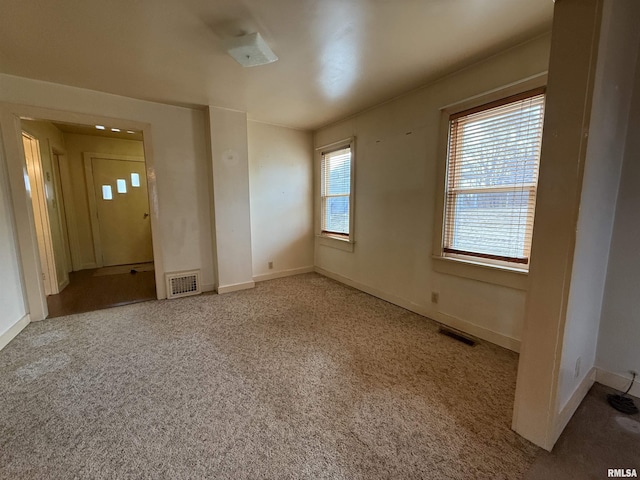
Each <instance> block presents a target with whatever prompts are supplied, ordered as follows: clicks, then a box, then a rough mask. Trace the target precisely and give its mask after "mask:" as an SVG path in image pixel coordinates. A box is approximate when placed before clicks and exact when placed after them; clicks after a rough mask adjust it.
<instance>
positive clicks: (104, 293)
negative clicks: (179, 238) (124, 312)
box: [47, 269, 156, 318]
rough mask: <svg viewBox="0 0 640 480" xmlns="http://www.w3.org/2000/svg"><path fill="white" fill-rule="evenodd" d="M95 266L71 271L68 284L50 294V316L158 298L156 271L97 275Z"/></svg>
mask: <svg viewBox="0 0 640 480" xmlns="http://www.w3.org/2000/svg"><path fill="white" fill-rule="evenodd" d="M96 271H97V270H96V269H91V270H81V271H79V272H72V273H70V274H69V285H68V286H67V287H66V288H65V289H64V290H63V291H62V292H61V293H59V294H58V295H49V296H48V297H47V305H48V307H49V316H48V318H53V317H61V316H64V315H71V314H73V313H83V312H91V311H93V310H101V309H103V308H110V307H115V306H118V305H126V304H128V303H136V302H144V301H147V300H155V299H156V283H155V272H153V271H147V272H137V273H123V274H118V275H95V273H96Z"/></svg>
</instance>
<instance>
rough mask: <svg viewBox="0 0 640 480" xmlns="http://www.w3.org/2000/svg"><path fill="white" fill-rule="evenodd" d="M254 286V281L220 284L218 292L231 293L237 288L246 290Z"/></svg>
mask: <svg viewBox="0 0 640 480" xmlns="http://www.w3.org/2000/svg"><path fill="white" fill-rule="evenodd" d="M255 286H256V283H255V282H254V281H251V282H243V283H233V284H231V285H220V286H219V287H218V294H223V293H231V292H236V291H238V290H247V289H248V288H253V287H255Z"/></svg>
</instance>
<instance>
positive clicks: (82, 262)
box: [64, 133, 144, 270]
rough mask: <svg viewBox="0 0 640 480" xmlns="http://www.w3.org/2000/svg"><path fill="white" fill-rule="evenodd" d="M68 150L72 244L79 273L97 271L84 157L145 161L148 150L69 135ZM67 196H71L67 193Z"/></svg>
mask: <svg viewBox="0 0 640 480" xmlns="http://www.w3.org/2000/svg"><path fill="white" fill-rule="evenodd" d="M64 140H65V144H66V148H67V159H66V161H67V166H68V169H69V174H70V175H69V176H70V180H71V188H72V191H71V192H68V193H70V195H68V197H69V198H67V199H66V201H67V203H72V204H73V205H67V206H68V207H71V208H72V209H73V210H72V211H73V216H74V217H75V225H73V224H72V225H71V228H70V230H71V232H70V237H71V238H70V241H71V242H72V244H73V245H74V247H75V248H74V249H73V251H72V255H73V257H74V264H75V270H81V269H85V268H96V265H97V263H96V262H97V260H96V256H95V251H94V248H93V235H92V231H91V219H90V214H89V203H88V197H87V185H86V176H85V171H84V157H83V153H85V152H93V153H103V154H112V155H129V156H138V157H144V146H143V144H142V141H140V140H126V139H121V138H108V137H100V136H97V135H78V134H74V133H65V134H64ZM65 193H67V192H65Z"/></svg>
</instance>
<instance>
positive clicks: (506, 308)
mask: <svg viewBox="0 0 640 480" xmlns="http://www.w3.org/2000/svg"><path fill="white" fill-rule="evenodd" d="M549 45H550V37H549V36H543V37H540V38H538V39H536V40H534V41H531V42H529V43H526V44H524V45H521V46H519V47H516V48H513V49H510V50H508V51H505V52H503V53H501V54H499V55H496V56H494V57H491V58H489V59H487V60H485V61H483V62H481V63H478V64H476V65H473V66H471V67H469V68H467V69H465V70H462V71H460V72H457V73H455V74H453V75H450V76H447V77H446V78H444V79H442V80H440V81H437V82H435V83H433V84H430V85H428V86H426V87H424V88H422V89H420V90H417V91H414V92H412V93H409V94H407V95H405V96H402V97H400V98H398V99H395V100H393V101H391V102H388V103H385V104H383V105H380V106H378V107H375V108H373V109H371V110H368V111H365V112H363V113H361V114H359V115H356V116H354V117H352V118H349V119H347V120H345V121H342V122H339V123H337V124H334V125H330V126H328V127H325V128H322V129H320V130H319V131H318V132H316V134H315V140H314V141H315V146H316V147H319V146H323V145H326V144H329V143H332V142H335V141H339V140H342V139H344V138H348V137H350V136H356V152H357V153H356V159H355V162H356V163H355V175H356V179H355V195H356V197H355V242H356V243H355V247H354V251H353V252H348V251H344V250H339V249H336V248H332V247H330V246H325V245H320V244H319V242H318V241H316V247H315V263H316V266H318V267H319V268H320V269H321V270H320V271H324V272H325V273H328V274H330V275H332V276H334V277H335V278H339V279H341V280H343V281H346V282H347V283H351V284H352V285H354V286H357V287H359V288H363V289H364V290H366V291H368V292H370V293H373V294H375V295H378V296H381V297H383V298H385V299H387V300H389V301H392V302H394V303H397V304H400V305H402V306H404V307H406V308H410V309H412V310H414V311H417V312H420V313H423V314H425V315H427V316H430V317H432V318H435V319H436V320H439V321H442V322H443V323H449V324H452V325H455V326H456V327H457V328H461V329H463V330H466V331H468V332H470V333H473V334H475V335H478V336H481V337H483V338H488V339H491V341H494V342H496V343H500V344H502V345H505V346H508V347H510V348H515V349H517V345H518V340H519V339H520V337H521V330H522V322H523V315H524V304H525V297H526V292H525V291H524V290H517V289H513V288H508V287H504V286H499V285H494V284H489V283H482V282H479V281H476V280H471V279H467V278H461V277H457V276H451V275H445V274H441V273H438V272H436V271H434V269H433V266H432V259H431V253H432V244H433V229H434V215H435V191H436V163H437V161H438V156H437V155H438V140H439V127H440V109H441V108H442V107H444V106H447V105H448V104H451V103H456V102H459V101H462V100H465V99H468V98H470V97H473V96H476V95H480V94H482V93H486V92H488V91H490V90H493V89H496V88H499V87H502V86H506V85H508V84H510V83H514V82H517V81H520V80H522V79H524V78H527V77H530V76H533V75H536V74H540V73H542V72H545V71H546V70H547V65H548V60H549ZM432 291H438V292H439V297H440V301H439V303H438V304H437V305H434V304H432V303H431V301H430V299H431V292H432Z"/></svg>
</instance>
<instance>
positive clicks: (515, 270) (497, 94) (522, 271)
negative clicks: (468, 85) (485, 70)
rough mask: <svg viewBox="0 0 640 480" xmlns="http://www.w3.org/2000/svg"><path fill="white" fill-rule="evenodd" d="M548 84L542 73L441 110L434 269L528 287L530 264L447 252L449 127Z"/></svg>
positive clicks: (511, 285)
mask: <svg viewBox="0 0 640 480" xmlns="http://www.w3.org/2000/svg"><path fill="white" fill-rule="evenodd" d="M546 83H547V74H546V73H543V74H540V75H536V76H534V77H530V78H528V79H525V80H523V81H521V82H517V83H514V84H511V85H507V86H505V87H502V88H498V89H495V90H492V91H490V92H487V93H484V94H480V95H477V96H474V97H472V98H469V99H467V100H463V101H461V102H457V103H454V104H451V105H448V106H445V107H443V108H441V109H440V112H441V114H440V136H439V140H438V162H437V188H436V195H437V196H436V210H435V220H434V221H435V225H434V229H433V232H434V233H433V235H434V236H433V251H432V260H433V267H434V270H435V271H437V272H440V273H446V274H449V275H455V276H461V277H466V278H471V279H474V280H479V281H483V282H487V283H493V284H498V285H503V286H507V287H512V288H516V289H519V290H526V289H527V285H528V273H529V265H521V264H515V263H511V262H505V261H501V260H493V259H487V258H481V257H477V256H466V255H461V254H451V253H446V254H445V252H444V233H445V227H444V222H445V217H446V214H445V209H446V199H445V196H446V191H447V181H448V172H447V169H448V162H449V159H448V153H449V152H448V150H449V128H450V120H451V117H452V116H455V115H456V114H460V113H461V112H465V111H468V110H471V109H474V108H479V107H483V106H486V107H487V108H491V107H492V106H495V104H496V103H499V102H503V101H505V100H507V99H509V98H510V97H516V96H518V95H522V94H526V93H527V92H530V91H535V90H539V89H543V90H544V89H545V88H546ZM505 103H508V102H505ZM492 104H493V105H492Z"/></svg>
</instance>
